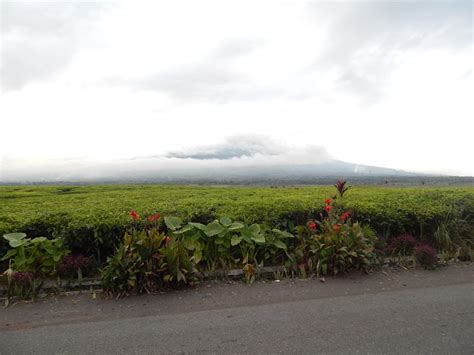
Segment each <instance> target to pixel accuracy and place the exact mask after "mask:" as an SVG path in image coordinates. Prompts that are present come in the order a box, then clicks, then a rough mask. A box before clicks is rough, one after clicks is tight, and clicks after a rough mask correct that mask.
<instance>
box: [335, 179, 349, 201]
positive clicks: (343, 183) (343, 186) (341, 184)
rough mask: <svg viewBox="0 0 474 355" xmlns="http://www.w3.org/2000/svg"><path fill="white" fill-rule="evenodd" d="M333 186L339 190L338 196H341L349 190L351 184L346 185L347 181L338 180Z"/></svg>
mask: <svg viewBox="0 0 474 355" xmlns="http://www.w3.org/2000/svg"><path fill="white" fill-rule="evenodd" d="M334 187H335V188H336V189H337V192H339V196H340V197H343V196H344V193H345V192H346V191H347V190H349V189H350V188H351V187H352V186H349V185H347V181H345V180H338V181H337V182H336V183H335V184H334Z"/></svg>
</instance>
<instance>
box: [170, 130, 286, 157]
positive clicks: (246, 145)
mask: <svg viewBox="0 0 474 355" xmlns="http://www.w3.org/2000/svg"><path fill="white" fill-rule="evenodd" d="M285 150H286V149H285V147H284V146H283V145H281V144H278V143H276V142H275V141H273V140H271V139H270V138H268V137H266V136H260V135H238V136H232V137H229V138H227V139H226V140H225V142H223V143H221V144H215V145H209V146H200V147H192V148H189V149H186V150H184V151H181V152H170V153H168V154H167V156H166V157H167V158H178V159H197V160H208V159H218V160H227V159H232V158H242V157H254V156H255V155H257V154H261V155H269V156H272V155H278V154H282V153H284V151H285Z"/></svg>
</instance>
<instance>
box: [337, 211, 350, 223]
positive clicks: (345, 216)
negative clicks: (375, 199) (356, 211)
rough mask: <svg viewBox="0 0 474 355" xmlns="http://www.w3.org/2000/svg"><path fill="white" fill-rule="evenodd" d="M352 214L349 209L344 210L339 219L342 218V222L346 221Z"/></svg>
mask: <svg viewBox="0 0 474 355" xmlns="http://www.w3.org/2000/svg"><path fill="white" fill-rule="evenodd" d="M350 215H351V214H350V213H349V211H346V212H344V213H343V214H342V215H341V216H340V217H339V220H340V221H341V222H344V221H345V220H346V219H347V218H349V217H350Z"/></svg>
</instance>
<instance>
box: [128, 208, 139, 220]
mask: <svg viewBox="0 0 474 355" xmlns="http://www.w3.org/2000/svg"><path fill="white" fill-rule="evenodd" d="M130 217H132V218H133V220H134V221H139V220H140V216H139V215H138V213H137V211H135V210H133V211H131V212H130Z"/></svg>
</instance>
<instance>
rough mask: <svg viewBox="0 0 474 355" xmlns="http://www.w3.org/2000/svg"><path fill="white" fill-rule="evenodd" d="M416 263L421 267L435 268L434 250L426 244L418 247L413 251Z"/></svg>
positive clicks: (436, 258) (435, 256)
mask: <svg viewBox="0 0 474 355" xmlns="http://www.w3.org/2000/svg"><path fill="white" fill-rule="evenodd" d="M415 257H416V261H417V262H419V263H420V264H421V266H423V267H425V268H427V269H432V268H434V267H435V266H436V263H437V262H438V255H437V254H436V249H435V248H433V247H432V246H431V245H428V244H421V245H418V246H417V247H416V249H415Z"/></svg>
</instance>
